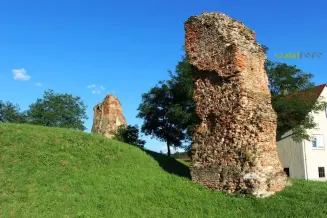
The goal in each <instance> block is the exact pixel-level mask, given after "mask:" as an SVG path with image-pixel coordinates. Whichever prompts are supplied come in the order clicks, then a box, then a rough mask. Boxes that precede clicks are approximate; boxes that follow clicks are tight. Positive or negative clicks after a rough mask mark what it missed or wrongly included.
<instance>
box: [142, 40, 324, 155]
mask: <svg viewBox="0 0 327 218" xmlns="http://www.w3.org/2000/svg"><path fill="white" fill-rule="evenodd" d="M263 47H264V50H265V52H266V53H267V51H268V47H266V46H263ZM265 70H266V72H267V74H268V78H269V83H270V84H269V89H270V92H271V95H272V106H273V108H274V110H275V111H276V112H277V115H278V125H277V137H278V138H280V137H281V136H282V135H283V134H285V133H286V132H287V131H289V130H292V133H293V134H292V137H293V139H294V140H296V141H299V140H302V139H308V140H309V139H310V136H309V134H308V133H307V130H308V129H313V128H315V127H316V126H317V124H316V123H315V122H314V120H313V116H312V114H311V113H309V112H310V111H311V112H313V113H316V112H318V111H321V110H322V109H324V107H325V106H326V103H325V102H323V101H321V99H317V97H318V96H317V92H316V91H315V89H314V88H313V87H314V83H313V82H312V81H311V79H312V78H313V75H312V74H310V73H305V72H303V71H302V70H300V69H298V68H297V67H296V66H290V65H287V64H285V63H277V62H272V61H270V60H267V61H266V63H265ZM196 72H197V69H196V68H195V67H193V66H192V65H191V64H190V63H189V61H188V59H187V57H183V59H182V61H180V62H179V63H178V64H177V66H176V70H175V73H172V72H171V71H169V73H170V79H169V80H167V81H160V82H159V83H158V84H157V85H156V87H154V88H152V89H151V90H150V91H149V92H148V93H145V94H143V96H142V103H141V105H140V107H139V114H138V117H140V118H143V119H144V123H143V126H142V131H143V132H144V133H145V134H146V135H152V136H154V137H156V138H158V139H160V140H162V141H166V142H167V146H168V148H169V145H174V146H176V147H179V146H182V145H183V142H187V143H189V142H190V141H191V140H192V133H193V131H194V129H195V127H196V125H197V124H198V123H199V119H198V118H197V116H196V113H195V108H196V107H195V102H194V100H193V90H194V84H193V80H192V74H194V73H196ZM184 145H185V144H184ZM189 148H190V146H186V149H187V150H188V149H189ZM168 154H170V150H169V149H168Z"/></svg>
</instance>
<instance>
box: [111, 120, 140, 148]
mask: <svg viewBox="0 0 327 218" xmlns="http://www.w3.org/2000/svg"><path fill="white" fill-rule="evenodd" d="M114 139H116V140H118V141H121V142H125V143H127V144H130V145H135V146H136V147H139V148H144V145H145V141H144V140H142V139H140V136H139V128H138V126H137V125H135V126H132V125H128V126H124V125H120V126H119V127H118V129H117V131H116V133H115V136H114Z"/></svg>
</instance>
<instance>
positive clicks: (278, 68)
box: [264, 46, 326, 141]
mask: <svg viewBox="0 0 327 218" xmlns="http://www.w3.org/2000/svg"><path fill="white" fill-rule="evenodd" d="M264 51H265V52H266V53H267V52H268V47H267V46H264ZM265 70H266V72H267V74H268V79H269V89H270V93H271V100H272V106H273V108H274V110H275V111H276V112H277V115H278V116H277V117H278V118H277V138H278V139H279V138H280V137H281V136H282V135H284V134H285V133H286V132H288V131H289V130H292V138H293V139H294V140H295V141H301V140H302V139H306V140H310V135H309V134H308V132H307V130H308V129H314V128H316V127H317V124H316V123H315V122H314V119H313V116H312V113H310V112H313V113H317V112H319V111H321V110H323V109H324V108H325V107H326V102H324V101H322V99H319V98H318V94H320V93H317V91H316V89H315V88H314V83H313V82H311V79H312V78H313V75H312V74H311V73H305V72H303V71H302V70H300V69H298V68H297V67H296V66H295V65H294V66H291V65H287V64H285V63H279V62H273V61H270V60H266V62H265Z"/></svg>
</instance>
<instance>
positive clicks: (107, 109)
mask: <svg viewBox="0 0 327 218" xmlns="http://www.w3.org/2000/svg"><path fill="white" fill-rule="evenodd" d="M93 110H94V117H93V126H92V130H91V132H93V133H98V134H101V135H103V136H105V137H107V138H112V137H113V136H114V133H115V132H116V130H117V129H118V127H119V126H120V125H125V126H126V125H127V122H126V119H125V117H124V115H123V111H122V106H121V104H120V101H119V100H118V98H116V97H115V96H113V95H107V96H106V97H105V99H104V100H103V102H101V103H99V104H97V105H95V106H94V108H93Z"/></svg>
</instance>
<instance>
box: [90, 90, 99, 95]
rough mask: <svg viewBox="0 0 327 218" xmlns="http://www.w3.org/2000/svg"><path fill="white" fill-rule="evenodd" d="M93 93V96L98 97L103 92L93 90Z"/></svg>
mask: <svg viewBox="0 0 327 218" xmlns="http://www.w3.org/2000/svg"><path fill="white" fill-rule="evenodd" d="M92 93H93V94H98V95H100V94H101V92H100V91H99V90H92Z"/></svg>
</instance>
